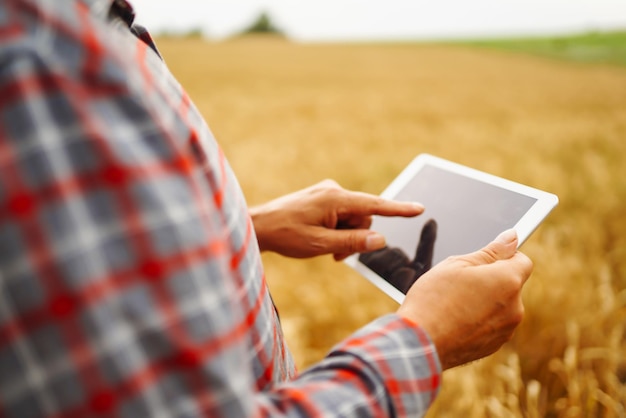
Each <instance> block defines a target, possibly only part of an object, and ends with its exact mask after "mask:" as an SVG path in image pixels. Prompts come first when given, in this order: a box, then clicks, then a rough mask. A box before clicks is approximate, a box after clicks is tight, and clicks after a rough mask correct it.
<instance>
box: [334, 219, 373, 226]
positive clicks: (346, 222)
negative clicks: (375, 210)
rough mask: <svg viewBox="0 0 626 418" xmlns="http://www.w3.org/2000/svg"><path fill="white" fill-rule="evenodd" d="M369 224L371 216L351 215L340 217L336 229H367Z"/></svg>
mask: <svg viewBox="0 0 626 418" xmlns="http://www.w3.org/2000/svg"><path fill="white" fill-rule="evenodd" d="M370 226H372V217H371V216H351V217H349V218H347V219H340V220H339V222H337V227H336V229H369V227H370Z"/></svg>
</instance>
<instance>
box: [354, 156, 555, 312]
mask: <svg viewBox="0 0 626 418" xmlns="http://www.w3.org/2000/svg"><path fill="white" fill-rule="evenodd" d="M382 196H383V197H385V198H387V199H393V200H399V201H411V202H419V203H421V204H423V205H424V207H425V210H424V213H422V214H421V215H419V216H417V217H414V218H401V217H381V216H377V217H374V219H373V222H372V226H371V229H373V230H375V231H377V232H380V233H381V234H382V235H384V236H385V238H386V240H387V247H385V248H384V249H382V250H379V251H374V252H371V253H364V254H360V255H355V256H352V257H349V258H348V259H347V260H346V263H348V264H349V265H350V266H352V267H353V268H355V269H356V270H357V271H359V272H360V273H362V274H363V275H364V276H365V277H366V278H368V279H369V280H370V281H372V282H373V283H374V284H375V285H376V286H378V287H379V288H380V289H382V290H383V291H384V292H385V293H387V294H388V295H389V296H391V297H392V298H393V299H395V300H396V301H398V302H402V300H403V299H404V295H405V294H406V292H407V291H408V289H409V287H410V286H411V285H412V284H413V283H414V282H415V280H417V279H418V278H419V276H421V275H422V274H423V273H425V272H426V271H428V270H429V269H430V268H431V267H432V266H434V265H436V264H437V263H439V262H440V261H442V260H444V259H445V258H447V257H449V256H454V255H462V254H467V253H471V252H474V251H477V250H479V249H481V248H482V247H484V246H485V245H487V244H488V243H489V242H491V241H492V240H493V239H494V238H495V237H497V236H498V235H499V234H500V233H501V232H503V231H505V230H507V229H510V228H514V229H515V230H516V231H517V235H518V242H519V245H521V244H522V243H523V242H524V241H525V240H526V239H527V238H528V237H529V236H530V234H531V233H532V232H533V231H534V230H535V228H536V227H537V226H538V225H539V224H540V223H541V222H542V221H543V219H544V218H545V217H546V216H547V215H548V214H549V213H550V211H552V209H553V208H554V207H555V206H556V205H557V203H558V198H557V197H556V196H555V195H553V194H551V193H547V192H544V191H541V190H538V189H535V188H532V187H528V186H525V185H522V184H519V183H515V182H512V181H510V180H506V179H503V178H500V177H497V176H493V175H490V174H487V173H484V172H481V171H478V170H474V169H472V168H469V167H466V166H462V165H459V164H456V163H453V162H450V161H447V160H443V159H441V158H437V157H433V156H431V155H427V154H422V155H420V156H418V157H417V158H415V159H414V160H413V161H412V162H411V163H410V164H409V165H408V166H407V167H406V168H405V169H404V170H403V172H402V173H400V175H399V176H398V177H397V178H396V179H395V180H394V181H393V182H392V183H391V184H390V185H389V187H388V188H387V189H386V190H385V191H384V192H383V193H382Z"/></svg>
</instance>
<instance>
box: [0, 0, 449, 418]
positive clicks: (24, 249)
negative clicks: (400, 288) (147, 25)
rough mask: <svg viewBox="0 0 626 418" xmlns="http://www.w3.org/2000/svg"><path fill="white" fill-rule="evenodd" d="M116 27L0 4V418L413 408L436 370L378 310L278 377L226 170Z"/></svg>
mask: <svg viewBox="0 0 626 418" xmlns="http://www.w3.org/2000/svg"><path fill="white" fill-rule="evenodd" d="M113 4H114V5H115V6H114V7H112V5H113ZM131 21H132V13H131V10H130V9H129V8H128V7H127V5H126V4H125V3H124V2H123V1H122V2H120V1H116V2H113V1H112V0H65V1H57V0H4V1H2V2H0V416H2V417H19V418H25V417H40V416H47V417H88V416H127V417H141V416H155V417H173V416H176V417H195V416H211V417H248V416H359V417H363V416H388V415H389V416H404V415H409V416H417V415H420V414H423V413H424V411H425V409H426V408H427V407H428V406H429V405H430V403H431V402H432V400H433V398H434V397H435V394H436V392H437V390H438V387H439V377H440V365H439V362H438V358H437V355H436V353H435V350H434V347H433V346H432V344H431V343H430V341H429V340H428V337H427V336H426V335H425V333H424V332H423V331H422V330H421V329H419V328H416V327H414V326H411V324H408V323H407V322H406V321H404V320H403V319H401V318H400V317H398V316H396V315H388V316H385V317H383V318H380V319H379V320H377V321H374V322H372V323H371V324H369V325H368V326H366V327H364V328H363V329H361V330H359V331H358V332H356V333H355V334H354V335H353V336H351V337H350V338H348V339H346V340H345V341H343V342H342V343H340V344H339V345H337V347H335V348H334V349H333V350H332V352H331V353H330V354H329V355H328V357H327V358H325V359H324V360H322V361H321V362H320V363H319V364H317V365H315V366H314V367H312V368H310V369H309V370H307V371H305V372H303V373H301V374H299V375H296V373H295V370H294V367H293V362H292V360H291V357H290V354H289V352H288V350H287V348H286V346H285V342H284V340H283V336H282V334H281V330H280V325H279V321H278V318H277V315H276V312H275V310H274V307H273V305H272V301H271V298H270V295H269V292H268V289H267V286H266V282H265V279H264V276H263V270H262V266H261V260H260V255H259V249H258V245H257V242H256V237H255V234H254V230H253V226H252V223H251V221H250V218H249V216H248V213H247V209H246V204H245V201H244V198H243V196H242V193H241V190H240V189H239V186H238V184H237V182H236V180H235V177H234V176H233V174H232V172H231V169H230V168H229V166H228V164H227V162H226V160H225V159H224V156H223V154H222V152H221V151H220V149H219V147H218V145H217V144H216V142H215V140H214V139H213V137H212V135H211V133H210V131H209V129H208V128H207V126H206V124H205V123H204V121H203V119H202V117H201V116H200V114H199V113H198V111H197V110H196V109H195V107H194V106H193V105H192V103H191V102H190V100H189V98H188V97H187V95H186V94H185V93H184V92H183V90H182V89H181V87H180V86H179V84H178V83H177V82H176V80H175V79H174V78H173V77H172V75H171V74H170V73H169V71H168V70H167V67H166V65H165V64H164V62H163V61H162V60H161V59H160V57H159V56H158V53H157V52H156V48H154V47H153V45H151V41H150V39H149V36H147V34H146V32H144V31H142V30H141V29H140V28H137V27H132V26H131Z"/></svg>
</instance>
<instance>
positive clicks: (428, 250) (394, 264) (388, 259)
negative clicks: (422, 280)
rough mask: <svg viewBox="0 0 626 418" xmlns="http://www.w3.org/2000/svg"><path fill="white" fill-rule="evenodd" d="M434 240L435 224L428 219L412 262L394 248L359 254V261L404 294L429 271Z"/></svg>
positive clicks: (435, 236)
mask: <svg viewBox="0 0 626 418" xmlns="http://www.w3.org/2000/svg"><path fill="white" fill-rule="evenodd" d="M436 239H437V222H435V220H434V219H430V220H428V222H426V223H425V224H424V227H423V228H422V232H421V234H420V239H419V243H418V245H417V249H416V250H415V257H414V258H413V259H412V260H411V259H409V257H408V256H407V255H406V254H405V253H404V251H402V250H401V249H400V248H395V247H384V248H381V249H380V250H377V251H372V252H369V253H364V254H361V255H360V256H359V260H360V261H361V262H362V263H363V264H365V265H366V266H368V267H369V268H370V269H371V270H372V271H374V272H376V273H377V274H378V275H379V276H381V277H382V278H384V279H386V280H387V281H388V282H389V283H391V284H392V285H393V286H395V287H396V288H397V289H398V290H400V291H401V292H402V293H406V292H407V291H408V290H409V288H410V287H411V285H412V284H413V283H414V282H415V280H417V279H418V278H419V277H420V276H421V275H422V274H424V273H426V272H427V271H428V270H430V267H431V266H432V262H433V250H434V247H435V240H436Z"/></svg>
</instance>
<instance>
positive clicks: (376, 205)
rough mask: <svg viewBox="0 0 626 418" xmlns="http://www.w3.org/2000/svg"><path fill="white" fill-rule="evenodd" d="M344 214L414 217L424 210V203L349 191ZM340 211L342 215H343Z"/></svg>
mask: <svg viewBox="0 0 626 418" xmlns="http://www.w3.org/2000/svg"><path fill="white" fill-rule="evenodd" d="M341 203H342V206H343V207H342V208H341V212H343V215H344V216H346V215H360V216H369V215H381V216H404V217H412V216H417V215H420V214H421V213H422V212H424V205H422V204H420V203H417V202H400V201H395V200H388V199H383V198H382V197H380V196H375V195H371V194H368V193H361V192H347V194H346V197H345V199H343V202H341ZM341 215H342V214H341V213H340V217H341Z"/></svg>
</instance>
